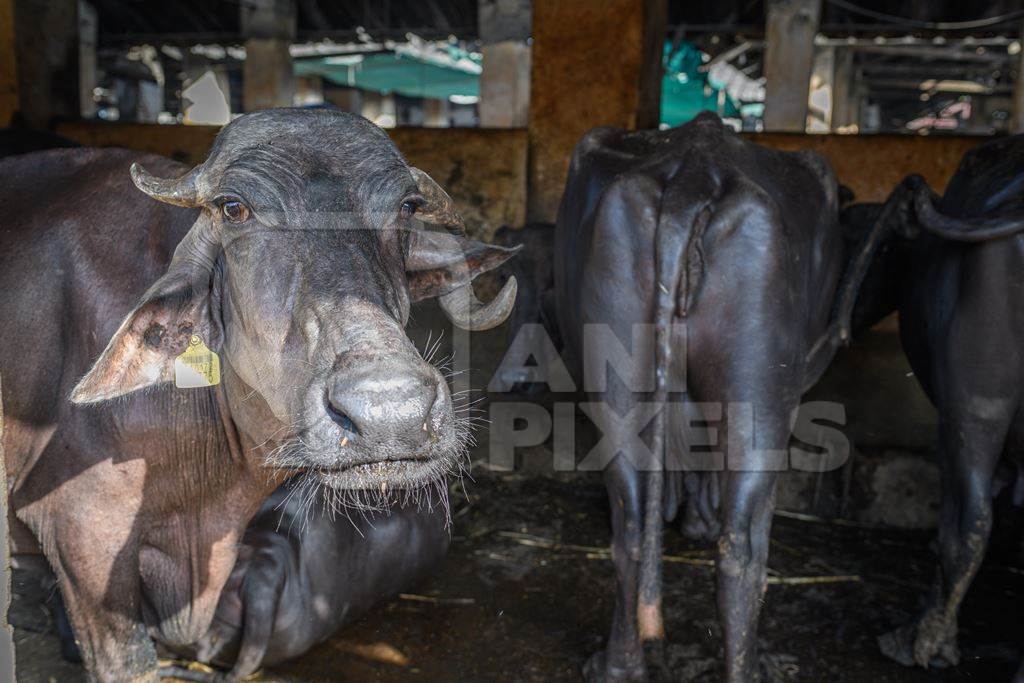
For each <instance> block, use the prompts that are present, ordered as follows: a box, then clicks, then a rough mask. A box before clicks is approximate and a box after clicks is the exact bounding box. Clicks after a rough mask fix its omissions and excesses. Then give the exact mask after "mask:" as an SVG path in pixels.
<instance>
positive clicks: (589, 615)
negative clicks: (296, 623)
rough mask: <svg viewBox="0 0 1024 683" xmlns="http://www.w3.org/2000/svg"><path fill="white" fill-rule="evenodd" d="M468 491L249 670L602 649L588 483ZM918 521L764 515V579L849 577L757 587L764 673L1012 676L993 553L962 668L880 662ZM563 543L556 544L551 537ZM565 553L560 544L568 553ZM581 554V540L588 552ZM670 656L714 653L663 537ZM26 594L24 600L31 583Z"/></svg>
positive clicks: (19, 598) (964, 627)
mask: <svg viewBox="0 0 1024 683" xmlns="http://www.w3.org/2000/svg"><path fill="white" fill-rule="evenodd" d="M474 477H475V481H467V483H466V489H467V490H468V492H469V496H470V498H469V500H468V501H467V500H466V498H464V497H462V496H461V495H460V496H458V497H457V498H456V500H455V501H454V523H453V535H454V543H453V547H452V552H451V554H450V556H449V557H448V559H447V561H446V563H445V564H444V566H443V568H442V570H441V571H440V572H439V573H438V574H437V575H436V576H435V577H433V578H432V579H430V580H428V581H426V582H425V583H423V584H421V585H419V586H416V587H414V588H412V589H410V595H408V596H406V597H402V598H397V599H395V600H392V601H390V602H388V603H386V604H384V605H381V606H380V607H379V608H378V609H376V610H375V611H374V612H372V613H371V614H370V615H368V616H367V617H365V618H364V619H362V620H361V621H359V622H358V623H356V624H354V625H353V626H351V627H349V628H347V629H345V630H344V631H342V632H341V633H339V634H337V635H336V636H335V637H334V638H332V639H331V640H329V641H328V642H326V643H324V644H322V645H320V646H318V647H316V648H314V649H313V650H312V651H311V652H309V653H308V654H307V655H306V656H305V657H303V658H302V659H301V660H299V661H296V662H293V663H291V664H288V665H285V666H281V667H278V668H276V669H274V670H272V671H267V672H264V677H265V679H266V680H272V681H273V680H276V681H310V682H312V681H353V682H355V681H382V682H389V683H390V682H396V683H397V682H399V681H430V682H432V683H433V682H437V683H440V682H443V681H492V680H508V681H577V680H580V676H579V671H580V668H581V667H582V665H583V663H584V661H585V659H586V658H587V656H588V655H589V654H590V653H591V652H593V651H594V650H595V649H597V648H599V647H600V646H601V644H602V641H603V638H604V635H605V629H606V627H607V624H608V622H609V618H610V616H611V609H612V595H611V590H612V585H613V580H614V574H613V569H612V565H611V562H610V561H608V559H607V557H606V556H605V555H604V554H603V553H602V552H600V551H599V550H598V549H600V548H603V547H605V546H607V544H608V539H609V530H608V522H607V520H608V509H607V502H606V500H605V497H604V489H603V487H602V485H601V482H600V479H599V478H597V477H584V476H581V475H576V476H574V477H570V478H566V479H565V480H562V481H559V480H555V479H552V478H547V477H536V476H524V475H517V474H503V475H499V474H495V473H490V472H486V471H480V472H478V473H476V474H474ZM931 538H932V534H930V533H927V532H911V531H895V530H881V529H872V528H863V527H857V526H840V525H835V524H831V523H826V522H821V521H804V520H799V519H793V518H789V517H776V520H775V525H774V532H773V537H772V540H773V547H772V555H771V560H770V566H771V569H772V571H773V575H774V576H779V577H803V576H838V575H843V576H849V575H855V576H858V577H860V580H858V581H843V582H837V583H821V584H798V585H791V584H773V585H770V586H769V589H768V594H767V596H766V600H765V607H764V613H763V616H762V619H761V626H760V634H761V637H760V645H761V652H762V657H761V659H762V668H763V670H764V673H765V674H766V678H767V680H772V681H837V682H844V683H854V682H860V681H871V682H872V683H887V682H889V681H901V682H902V681H922V682H924V681H986V682H989V681H1009V680H1010V677H1011V676H1012V673H1013V671H1014V669H1015V666H1016V662H1017V657H1018V656H1019V655H1020V640H1019V639H1020V637H1021V636H1022V635H1024V568H1022V563H1021V562H1020V558H1019V556H1017V555H1016V554H1015V553H1014V552H1013V551H1012V550H1008V551H1005V549H1000V548H998V547H997V548H996V549H995V550H994V551H993V552H992V553H990V556H989V559H988V561H987V562H986V564H985V566H984V568H983V569H982V571H981V574H980V576H979V578H978V580H977V581H976V582H975V585H974V587H973V588H972V590H971V592H970V594H969V595H968V598H967V603H966V605H965V607H964V610H963V614H962V618H961V645H962V648H963V653H964V657H963V663H962V664H961V665H960V666H959V667H958V668H956V669H952V670H948V671H941V672H925V671H922V670H918V669H907V668H904V667H901V666H899V665H897V664H894V663H891V662H889V661H888V660H886V659H884V658H883V657H882V656H881V655H880V654H879V653H878V649H877V646H876V644H875V637H876V635H877V634H879V633H882V632H884V631H886V630H887V629H889V628H891V627H893V626H895V625H897V624H900V623H902V622H903V621H904V620H906V619H908V618H909V617H911V616H912V615H913V614H915V613H916V611H917V607H918V605H919V601H920V600H921V598H922V597H923V595H924V594H925V592H926V590H927V587H928V585H929V583H930V581H931V576H932V572H933V555H932V552H931V551H930V549H929V544H930V540H931ZM557 544H561V547H559V545H557ZM567 546H568V547H567ZM591 547H592V548H591ZM665 552H666V553H667V554H668V555H672V556H675V557H678V558H682V560H680V561H675V562H669V563H667V564H666V565H665V583H666V597H665V604H666V623H667V630H668V635H669V645H668V650H667V653H668V659H669V662H670V664H671V668H672V671H673V672H674V675H673V678H674V679H675V680H679V681H714V680H718V679H717V666H718V661H719V653H720V640H719V629H718V626H717V623H716V618H715V608H714V601H713V590H714V580H713V569H712V568H711V567H710V566H708V564H707V561H708V560H710V558H711V555H710V552H709V551H708V549H707V548H706V547H704V546H700V545H696V544H692V543H690V542H687V541H685V540H683V539H682V538H681V537H680V536H679V535H678V534H677V533H675V532H673V531H670V532H668V533H667V535H666V550H665ZM31 584H32V582H31V581H29V580H27V579H26V576H25V573H24V572H21V573H19V577H18V581H17V582H16V585H15V594H16V596H15V598H16V603H15V605H14V614H13V615H12V616H13V617H15V621H16V622H18V623H19V624H20V625H21V626H22V628H19V629H18V631H17V634H16V636H17V644H18V664H19V671H20V675H19V679H20V680H22V681H26V682H28V681H31V682H33V683H34V682H36V681H49V680H55V681H61V682H63V681H73V680H76V679H77V680H82V676H81V671H80V670H79V669H76V668H75V667H73V666H71V665H68V664H65V663H64V662H62V661H60V657H59V653H58V650H57V645H56V639H55V637H54V636H53V635H52V634H51V633H50V631H49V630H48V628H47V626H48V623H47V616H46V613H45V610H44V609H43V608H42V607H40V605H39V604H38V603H39V600H40V599H42V598H44V597H45V591H42V590H40V589H39V588H38V586H36V587H35V588H34V589H33V587H32V585H31ZM33 590H34V594H33Z"/></svg>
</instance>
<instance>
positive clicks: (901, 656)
mask: <svg viewBox="0 0 1024 683" xmlns="http://www.w3.org/2000/svg"><path fill="white" fill-rule="evenodd" d="M1005 434H1006V428H1005V426H1004V425H993V424H991V423H969V422H967V423H965V422H959V421H958V422H951V423H947V422H945V421H944V422H943V424H942V425H940V438H939V456H940V466H941V468H942V502H941V514H940V518H939V555H940V558H939V573H938V576H937V577H936V580H935V587H934V589H933V592H932V596H931V598H930V600H929V604H928V607H927V608H926V609H925V611H924V613H923V614H922V615H921V617H920V618H919V619H918V620H917V621H916V622H914V623H911V624H907V625H906V626H903V627H901V628H899V629H896V630H895V631H892V632H891V633H887V634H885V635H883V636H881V637H880V638H879V639H878V642H879V646H880V648H881V650H882V653H883V654H885V655H886V656H888V657H890V658H891V659H894V660H896V661H897V662H899V663H901V664H904V665H906V666H913V665H914V664H917V665H919V666H922V667H925V668H927V667H929V666H934V667H938V668H941V667H947V666H956V665H957V664H959V662H960V649H959V647H957V642H956V635H957V614H958V613H959V611H960V603H961V602H962V601H963V599H964V595H965V594H966V593H967V589H968V588H969V587H970V585H971V581H972V580H973V579H974V576H975V574H977V572H978V568H979V567H980V566H981V562H982V560H983V559H984V557H985V548H986V545H987V544H988V537H989V533H990V532H991V530H992V478H993V476H994V474H995V469H996V465H997V464H998V462H999V457H1000V455H1001V453H1002V448H1003V440H1004V436H1005Z"/></svg>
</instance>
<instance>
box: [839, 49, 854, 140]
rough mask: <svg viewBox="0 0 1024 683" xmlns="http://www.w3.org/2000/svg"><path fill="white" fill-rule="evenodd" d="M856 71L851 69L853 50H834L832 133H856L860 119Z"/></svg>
mask: <svg viewBox="0 0 1024 683" xmlns="http://www.w3.org/2000/svg"><path fill="white" fill-rule="evenodd" d="M857 80H858V79H857V71H856V70H855V69H854V67H853V50H850V49H847V48H836V54H835V63H834V64H833V75H832V131H833V132H834V133H856V132H857V123H858V121H859V119H860V114H859V111H858V110H859V104H860V102H859V98H858V95H857V93H858V91H859V88H858V85H857Z"/></svg>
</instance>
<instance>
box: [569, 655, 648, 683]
mask: <svg viewBox="0 0 1024 683" xmlns="http://www.w3.org/2000/svg"><path fill="white" fill-rule="evenodd" d="M583 679H584V680H585V681H587V683H644V682H646V681H647V670H646V668H645V667H644V665H643V663H641V664H639V665H638V666H632V667H619V666H612V665H610V664H609V663H608V656H607V654H606V652H605V650H601V651H599V652H595V653H594V654H593V655H592V656H591V657H590V659H588V660H587V663H586V664H584V665H583Z"/></svg>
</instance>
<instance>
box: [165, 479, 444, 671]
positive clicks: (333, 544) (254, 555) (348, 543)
mask: <svg viewBox="0 0 1024 683" xmlns="http://www.w3.org/2000/svg"><path fill="white" fill-rule="evenodd" d="M308 493H309V486H308V483H307V482H305V480H304V479H303V478H301V477H300V478H298V479H297V480H296V481H293V482H289V483H288V484H286V485H285V486H282V487H281V488H279V489H278V490H277V491H275V492H274V494H273V495H272V496H271V497H270V498H269V499H267V501H266V502H265V503H264V504H263V507H262V508H261V509H260V511H259V513H257V515H256V517H254V518H253V520H252V522H250V523H249V527H248V528H247V529H246V531H245V536H244V537H243V539H242V546H241V547H240V548H239V551H238V560H237V561H236V562H235V567H234V569H232V570H231V576H230V577H228V580H227V583H226V584H225V586H224V590H223V591H222V592H221V595H220V601H219V602H218V604H217V611H216V612H215V613H214V615H213V622H212V623H211V625H210V630H209V631H207V632H206V634H205V635H204V636H203V637H202V638H201V639H200V640H199V641H198V642H197V643H196V644H195V645H193V646H190V647H187V648H180V649H179V653H180V654H183V655H187V656H189V657H192V658H195V659H197V660H198V661H200V662H203V663H206V664H215V665H218V666H223V667H229V668H230V669H231V671H230V673H229V674H228V676H227V680H228V681H240V680H243V679H245V678H246V677H248V676H249V675H250V674H252V673H253V672H255V671H256V670H257V669H258V668H260V667H261V666H270V665H273V664H277V663H279V662H282V661H284V660H287V659H291V658H294V657H298V656H299V655H302V654H304V653H305V652H307V651H308V650H309V649H310V648H312V647H313V646H314V645H317V644H318V643H320V642H322V641H324V640H326V639H327V638H328V637H329V636H330V635H331V634H333V633H334V632H335V631H337V630H338V629H339V628H340V627H342V626H344V625H346V624H350V623H352V622H353V621H355V620H356V619H358V618H359V617H361V616H362V615H363V614H364V613H365V612H366V611H367V610H368V609H370V608H371V607H372V606H373V605H374V604H375V603H377V602H378V601H380V600H382V599H385V598H388V597H393V596H394V595H397V594H398V593H399V591H402V590H404V589H406V588H408V587H409V586H410V585H411V584H412V583H414V582H415V581H416V580H418V579H420V578H422V577H423V576H425V575H426V573H427V572H429V571H430V570H432V569H434V568H435V567H436V566H437V565H438V564H439V563H440V562H441V560H442V559H443V558H444V556H445V552H446V551H447V549H448V544H449V541H450V537H449V535H448V529H447V527H446V523H447V515H446V510H445V509H444V508H442V507H434V508H433V509H427V508H422V509H420V508H417V506H415V505H410V506H405V507H397V506H396V508H395V509H393V510H391V511H390V512H389V513H380V512H375V511H355V510H353V511H350V512H349V513H348V514H343V515H329V514H324V513H323V510H322V509H321V508H322V505H323V503H324V501H323V500H316V501H314V506H313V508H314V509H313V510H312V511H311V510H309V509H308V504H307V501H305V500H304V494H308Z"/></svg>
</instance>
